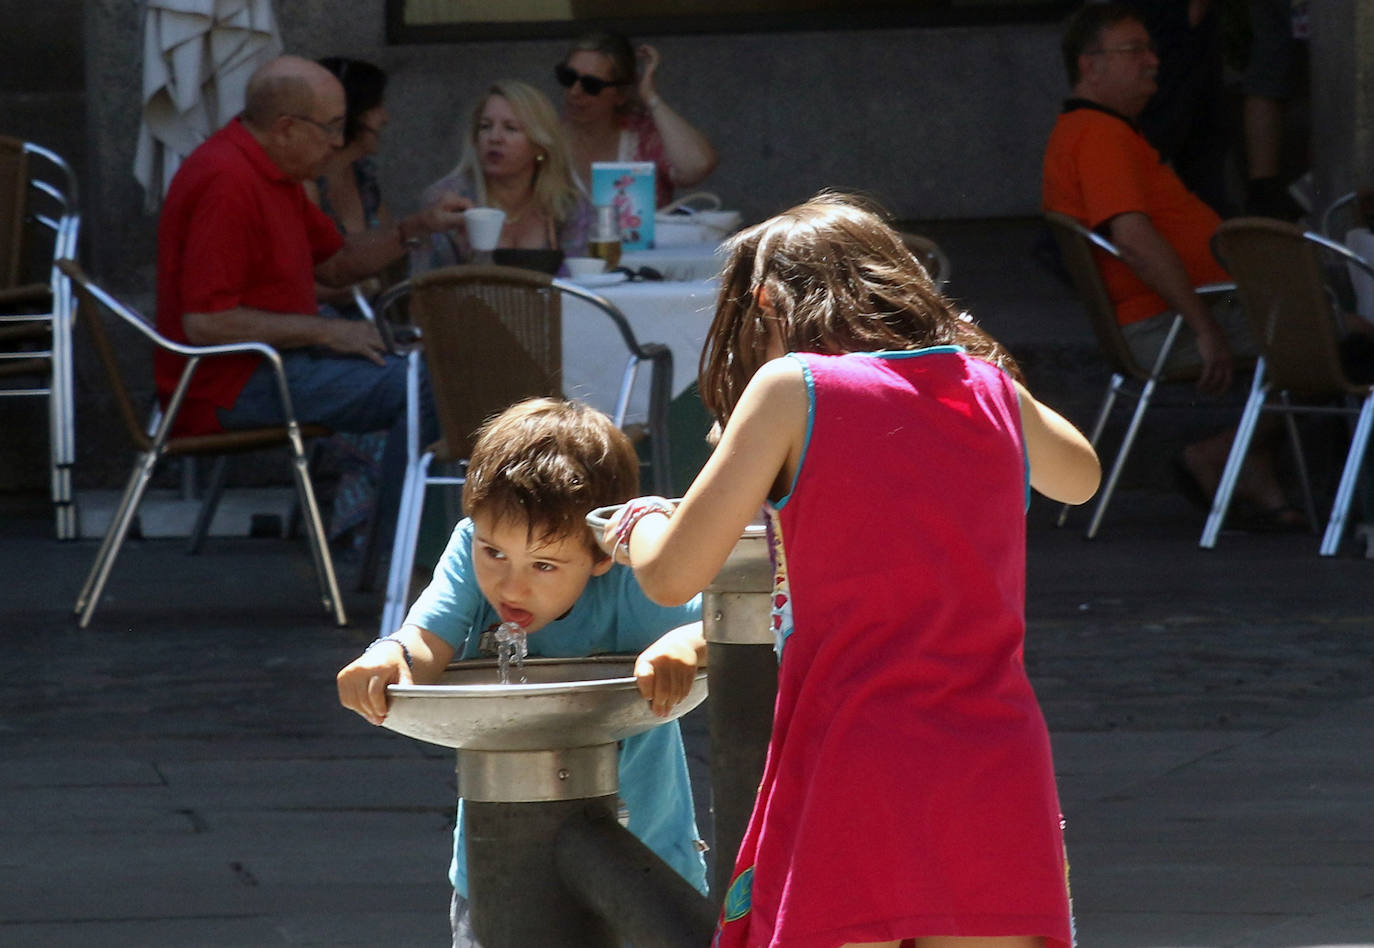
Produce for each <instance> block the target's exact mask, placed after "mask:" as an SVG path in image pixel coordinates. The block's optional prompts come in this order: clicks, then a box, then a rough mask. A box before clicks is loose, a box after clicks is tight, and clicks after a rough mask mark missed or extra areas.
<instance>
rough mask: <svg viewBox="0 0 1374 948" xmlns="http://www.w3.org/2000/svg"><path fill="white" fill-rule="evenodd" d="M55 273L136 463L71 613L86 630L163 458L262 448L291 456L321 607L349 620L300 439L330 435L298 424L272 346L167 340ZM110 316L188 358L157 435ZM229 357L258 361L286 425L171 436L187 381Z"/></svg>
mask: <svg viewBox="0 0 1374 948" xmlns="http://www.w3.org/2000/svg"><path fill="white" fill-rule="evenodd" d="M58 266H59V267H60V268H61V270H62V272H63V273H64V274H66V276H68V277H69V278H70V279H71V281H72V283H73V284H74V286H75V289H76V295H77V300H78V306H77V312H78V313H79V314H80V315H81V316H82V318H83V320H84V324H85V328H86V331H87V332H88V333H89V334H90V338H91V343H92V345H93V346H94V347H95V350H96V353H97V355H98V356H99V357H100V361H101V363H102V364H103V365H104V367H105V372H106V375H107V376H108V378H109V382H110V394H111V396H112V397H113V400H114V403H115V407H116V409H117V410H118V412H119V414H120V417H121V419H122V420H123V422H124V427H125V430H126V432H127V433H128V435H129V437H130V439H131V440H132V441H133V444H134V447H135V448H136V449H137V451H138V456H137V458H136V460H135V462H134V468H133V471H132V472H131V473H130V475H129V481H128V484H127V485H126V486H125V488H124V493H123V495H122V496H121V497H120V500H119V504H118V506H117V507H116V509H115V512H114V516H113V517H112V518H111V520H110V526H109V529H108V530H106V531H105V538H104V539H103V540H102V541H101V544H100V550H99V552H98V553H97V554H96V558H95V562H94V563H93V564H92V565H91V570H90V573H89V574H88V575H87V576H86V582H85V584H84V585H83V586H82V588H81V594H80V595H79V596H78V597H77V600H76V608H75V611H76V613H77V615H79V616H80V623H81V626H82V627H83V628H84V627H85V626H86V625H87V624H88V623H89V622H90V621H91V615H92V614H93V613H94V612H95V607H96V604H97V603H98V602H99V601H100V595H101V593H102V592H103V591H104V588H105V583H106V580H108V579H109V575H110V570H111V569H112V568H113V567H114V561H115V558H116V557H117V556H118V555H119V550H120V547H121V546H122V545H123V543H124V538H125V537H126V536H127V535H128V532H129V529H130V527H131V526H132V524H133V520H134V516H135V514H137V512H138V506H139V503H140V501H141V500H142V499H143V494H144V492H145V491H146V489H147V487H148V482H149V480H150V479H151V478H152V475H153V470H154V469H155V468H156V467H157V464H158V462H159V461H161V460H162V459H163V458H164V457H202V456H215V455H223V454H235V453H241V452H244V451H256V450H259V449H262V448H271V447H283V448H286V449H287V451H288V452H289V453H290V455H291V473H292V476H293V479H294V481H295V486H296V492H297V495H298V496H299V498H300V505H301V509H302V510H303V511H304V513H305V521H306V532H307V533H308V535H309V541H310V551H311V554H312V555H313V557H314V561H315V571H316V573H317V574H318V576H319V581H320V595H321V599H322V601H323V604H324V607H325V609H326V610H327V611H329V612H331V613H332V614H333V616H334V620H335V621H336V622H337V623H338V624H339V625H346V624H347V623H348V617H347V615H346V614H345V612H344V605H343V600H342V598H341V597H340V596H339V584H338V581H337V579H336V577H335V574H334V561H333V559H332V558H331V556H330V554H329V544H328V542H327V540H326V537H325V532H324V524H323V522H322V520H321V518H320V511H319V506H318V505H317V504H316V502H315V490H314V486H313V485H312V484H311V481H310V472H309V470H308V469H307V463H306V455H305V446H304V445H305V439H306V438H315V437H322V436H324V435H327V434H329V433H330V432H329V429H327V428H323V427H320V426H318V425H305V426H302V425H300V424H298V423H297V421H296V416H295V413H294V411H293V409H292V405H291V393H290V391H289V390H288V389H287V386H286V375H285V373H284V372H283V370H282V365H281V357H280V356H279V355H278V354H277V351H276V350H275V349H273V348H272V347H271V346H268V345H264V344H263V343H258V342H245V343H237V344H234V345H221V346H188V345H182V344H180V343H176V342H173V341H171V340H170V339H167V338H166V337H165V336H163V335H161V334H160V333H159V332H157V330H155V329H154V328H153V327H152V326H151V325H149V324H148V322H147V321H146V320H145V319H144V318H143V317H142V315H140V314H139V313H138V312H136V311H135V310H133V309H131V308H130V307H128V306H125V305H124V304H123V303H121V302H119V300H117V299H115V298H114V297H113V296H111V295H110V294H109V293H108V292H106V291H105V290H104V289H103V288H101V287H100V286H99V285H98V284H96V283H95V282H94V281H93V280H92V279H91V278H90V277H88V276H87V275H86V274H85V273H84V272H82V270H81V268H80V267H79V266H77V264H76V263H75V261H72V260H61V261H58ZM102 309H103V310H105V311H107V312H109V313H111V314H113V315H114V316H115V317H116V318H118V319H119V320H120V321H121V322H122V323H123V324H125V325H126V326H129V327H132V328H133V329H136V330H137V331H138V332H139V333H140V334H141V335H142V336H143V337H144V338H146V339H147V340H149V341H150V342H152V343H153V344H154V345H156V346H158V347H160V348H163V349H166V350H169V351H171V352H175V353H177V354H179V355H182V356H185V357H186V367H185V369H183V370H182V374H181V378H180V379H179V380H178V382H177V387H176V390H175V391H174V392H173V393H172V396H171V398H170V399H169V400H168V403H167V406H166V408H165V410H163V411H162V412H161V414H160V417H159V418H158V421H157V424H156V426H155V428H154V430H153V431H152V432H151V433H150V432H148V431H147V430H145V428H144V425H143V422H142V415H141V413H140V412H139V410H138V409H137V408H136V407H135V405H134V400H133V398H132V397H131V395H130V392H129V387H128V385H127V384H126V383H125V381H124V375H123V370H122V369H121V368H120V365H119V360H118V358H117V355H116V351H115V345H114V342H113V341H112V340H111V339H110V337H109V335H108V333H107V331H106V328H105V324H104V322H103V320H102V319H101V315H100V311H101V310H102ZM231 353H238V354H242V353H252V354H256V355H260V356H262V358H263V359H265V360H266V361H267V363H268V364H269V365H271V366H272V368H273V371H274V372H275V374H276V377H277V384H278V386H279V389H280V393H281V399H282V405H283V410H284V414H285V418H286V422H285V424H283V425H279V426H275V427H268V428H250V429H245V430H242V431H226V432H220V433H216V434H202V435H173V434H172V427H173V425H174V424H175V422H176V418H177V414H178V413H179V411H180V410H181V404H182V400H183V399H184V397H185V395H186V389H187V387H188V386H189V384H190V381H191V377H192V375H193V374H194V373H195V371H196V369H197V368H198V367H199V366H200V362H201V360H202V359H208V358H213V357H215V356H220V355H228V354H231Z"/></svg>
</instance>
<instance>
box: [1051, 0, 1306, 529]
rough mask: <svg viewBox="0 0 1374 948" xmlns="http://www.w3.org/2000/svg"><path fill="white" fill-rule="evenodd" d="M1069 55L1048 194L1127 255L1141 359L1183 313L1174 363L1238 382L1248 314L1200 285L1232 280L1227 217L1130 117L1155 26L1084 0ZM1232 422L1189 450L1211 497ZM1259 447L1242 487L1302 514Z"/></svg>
mask: <svg viewBox="0 0 1374 948" xmlns="http://www.w3.org/2000/svg"><path fill="white" fill-rule="evenodd" d="M1062 45H1063V53H1064V64H1065V67H1066V69H1067V70H1068V74H1069V84H1070V85H1071V87H1072V95H1071V97H1070V98H1069V99H1068V101H1066V102H1065V103H1064V109H1063V112H1062V113H1061V114H1060V116H1059V120H1058V122H1057V123H1056V124H1055V127H1054V131H1053V132H1052V133H1051V135H1050V141H1049V145H1048V146H1047V148H1046V151H1045V164H1044V172H1043V180H1042V189H1043V190H1042V200H1043V203H1044V207H1045V209H1046V210H1051V211H1058V212H1060V213H1062V214H1067V215H1069V216H1070V217H1073V218H1075V219H1076V220H1078V221H1079V222H1081V223H1082V224H1084V225H1085V226H1087V227H1091V228H1093V229H1094V230H1097V231H1098V232H1100V233H1102V234H1103V235H1104V236H1106V237H1107V238H1108V239H1109V240H1111V241H1112V243H1114V244H1115V245H1116V246H1117V248H1118V249H1119V250H1120V251H1121V256H1122V260H1121V261H1118V260H1114V259H1111V258H1109V257H1107V256H1106V255H1105V254H1103V255H1099V258H1098V259H1099V265H1100V266H1101V269H1102V277H1103V281H1104V282H1105V283H1106V285H1107V292H1108V295H1109V296H1110V297H1111V300H1112V303H1113V304H1114V305H1115V306H1116V315H1117V321H1118V322H1119V323H1121V326H1122V331H1123V333H1124V334H1125V336H1126V340H1127V342H1128V343H1129V345H1130V346H1131V350H1132V352H1134V353H1135V355H1136V358H1137V359H1138V360H1139V361H1140V362H1142V363H1143V364H1145V365H1150V364H1152V363H1153V362H1154V360H1155V358H1156V356H1157V355H1158V353H1159V349H1160V346H1161V345H1162V344H1163V341H1164V337H1165V335H1166V333H1167V332H1168V328H1169V325H1170V323H1171V322H1172V320H1173V312H1178V313H1180V314H1181V315H1182V316H1183V319H1184V321H1185V322H1186V323H1187V326H1188V329H1190V330H1191V332H1189V333H1184V334H1183V335H1182V336H1181V337H1180V338H1179V339H1178V341H1177V342H1176V343H1175V345H1174V349H1173V351H1172V352H1171V353H1170V357H1169V366H1170V368H1183V367H1186V366H1194V367H1197V368H1199V369H1200V372H1201V374H1200V377H1199V379H1198V389H1199V390H1200V391H1202V392H1206V393H1220V392H1223V391H1225V390H1226V389H1227V388H1229V387H1230V385H1231V381H1232V378H1233V376H1234V374H1235V362H1236V359H1237V358H1241V359H1243V360H1248V361H1253V359H1254V357H1255V356H1257V355H1258V354H1259V350H1258V346H1257V345H1256V344H1255V341H1254V339H1253V337H1252V336H1251V334H1250V330H1249V326H1248V325H1247V324H1246V322H1245V320H1244V318H1243V314H1242V313H1241V312H1240V311H1239V309H1238V308H1237V307H1236V306H1234V305H1231V304H1229V303H1228V304H1222V305H1218V306H1216V307H1209V306H1208V304H1207V303H1206V302H1204V301H1203V299H1202V297H1200V296H1199V295H1198V294H1197V292H1196V290H1195V289H1194V287H1196V286H1200V285H1202V284H1205V283H1214V282H1220V281H1227V280H1229V279H1230V278H1229V277H1228V276H1227V274H1226V272H1225V271H1224V270H1223V269H1222V268H1221V266H1220V265H1219V264H1218V263H1217V262H1216V260H1215V258H1213V256H1212V251H1211V246H1210V243H1209V242H1210V240H1211V238H1212V234H1213V233H1214V232H1215V231H1216V228H1217V225H1218V224H1219V223H1220V218H1218V217H1217V214H1216V212H1215V211H1213V210H1212V209H1211V208H1210V207H1208V206H1207V205H1206V204H1205V203H1204V202H1203V201H1202V200H1201V199H1199V198H1198V197H1197V196H1196V195H1194V194H1192V193H1191V192H1190V191H1189V190H1188V189H1187V188H1186V187H1184V185H1183V182H1182V181H1180V180H1179V178H1178V176H1177V175H1176V174H1174V172H1173V170H1172V169H1171V168H1169V167H1168V166H1167V165H1165V164H1163V163H1162V162H1161V161H1160V158H1159V153H1158V152H1157V151H1155V149H1154V148H1153V147H1152V146H1151V145H1150V144H1149V143H1148V142H1147V141H1146V140H1145V137H1144V135H1142V134H1141V133H1140V131H1139V129H1138V128H1137V127H1136V126H1135V123H1134V119H1135V118H1136V116H1138V115H1139V114H1140V112H1141V111H1142V110H1143V109H1144V108H1145V105H1146V103H1148V102H1149V101H1150V97H1151V96H1152V95H1154V92H1155V71H1156V69H1157V68H1158V66H1159V60H1158V58H1157V57H1156V56H1155V52H1154V46H1153V44H1152V43H1151V40H1150V34H1149V32H1148V31H1147V30H1146V29H1145V26H1144V24H1142V23H1141V22H1140V20H1139V19H1138V18H1137V16H1136V14H1135V13H1134V11H1132V10H1131V8H1130V7H1127V6H1125V5H1124V4H1120V3H1101V4H1088V5H1086V6H1084V7H1083V8H1082V9H1080V10H1079V11H1078V12H1077V13H1076V14H1075V15H1074V16H1073V17H1072V18H1071V19H1070V21H1069V24H1068V27H1067V28H1066V30H1065V33H1064V38H1063V44H1062ZM1233 434H1234V432H1232V431H1224V432H1220V433H1218V434H1216V435H1213V436H1212V437H1210V438H1207V439H1206V440H1204V441H1200V442H1197V443H1195V444H1191V445H1189V446H1188V447H1187V448H1185V449H1184V452H1183V458H1182V461H1181V463H1182V465H1183V469H1184V473H1185V474H1186V480H1187V481H1191V484H1188V486H1190V487H1193V488H1195V490H1194V493H1200V494H1201V495H1202V497H1201V498H1199V499H1205V500H1208V502H1210V497H1211V494H1212V492H1213V491H1214V490H1215V489H1216V485H1217V482H1218V481H1219V480H1220V475H1221V469H1222V467H1223V466H1224V465H1225V463H1226V457H1227V454H1228V453H1229V451H1230V446H1231V440H1232V436H1233ZM1270 440H1271V438H1264V439H1263V445H1257V446H1256V448H1255V449H1254V450H1252V452H1251V458H1250V463H1248V464H1247V468H1246V472H1245V474H1244V475H1243V476H1242V478H1241V482H1240V484H1239V485H1238V491H1239V493H1240V494H1241V496H1243V497H1245V498H1246V499H1247V500H1249V501H1250V502H1251V503H1252V504H1254V505H1255V506H1256V507H1257V508H1258V509H1259V511H1260V512H1261V513H1262V514H1264V515H1265V516H1266V517H1267V518H1268V519H1269V520H1270V521H1272V523H1271V525H1274V526H1287V525H1289V524H1300V523H1301V522H1302V517H1301V515H1300V514H1298V512H1297V511H1294V510H1291V509H1290V508H1289V507H1288V505H1287V500H1286V498H1285V496H1284V493H1283V490H1282V488H1281V487H1280V486H1279V484H1278V482H1277V480H1276V479H1275V478H1274V475H1273V469H1272V463H1271V461H1270V456H1269V455H1270V452H1269V450H1268V442H1269V441H1270Z"/></svg>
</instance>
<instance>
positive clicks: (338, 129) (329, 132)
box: [287, 112, 344, 141]
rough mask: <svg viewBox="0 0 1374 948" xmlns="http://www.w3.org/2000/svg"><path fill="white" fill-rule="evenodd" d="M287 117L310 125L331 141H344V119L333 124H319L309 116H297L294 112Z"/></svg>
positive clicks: (336, 120)
mask: <svg viewBox="0 0 1374 948" xmlns="http://www.w3.org/2000/svg"><path fill="white" fill-rule="evenodd" d="M287 117H288V118H293V119H299V120H300V121H302V122H308V123H310V124H311V125H313V126H315V127H316V128H318V129H319V130H320V131H322V132H324V134H325V137H327V138H328V139H329V140H330V141H333V140H334V139H336V138H337V139H342V138H343V137H344V119H335V120H334V121H332V122H317V121H315V120H314V119H312V118H311V117H310V116H308V115H296V114H295V113H294V112H288V113H287Z"/></svg>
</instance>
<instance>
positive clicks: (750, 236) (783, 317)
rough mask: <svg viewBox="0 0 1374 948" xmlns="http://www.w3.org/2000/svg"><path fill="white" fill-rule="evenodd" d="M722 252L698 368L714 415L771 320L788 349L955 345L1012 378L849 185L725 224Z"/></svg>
mask: <svg viewBox="0 0 1374 948" xmlns="http://www.w3.org/2000/svg"><path fill="white" fill-rule="evenodd" d="M726 256H727V259H726V263H725V267H724V269H723V271H722V275H721V288H720V297H719V299H718V300H717V303H716V315H715V318H714V319H713V320H712V322H711V329H710V333H709V334H708V336H707V339H706V346H705V348H704V349H703V350H702V353H701V363H700V369H699V372H700V387H701V399H702V402H703V403H705V405H706V409H707V411H709V412H710V413H711V414H712V415H714V416H715V418H716V420H717V421H718V422H719V423H720V424H721V425H724V424H725V422H726V421H727V420H728V419H729V417H730V413H731V412H732V411H733V410H734V407H735V404H736V403H737V402H738V401H739V397H740V394H741V393H742V392H743V391H744V387H745V385H747V384H748V382H749V380H750V379H751V378H752V377H753V375H754V373H755V372H757V371H758V368H759V366H760V365H762V364H763V362H764V361H765V354H764V353H765V349H766V347H767V343H768V325H769V323H770V322H771V323H772V324H773V325H774V326H775V327H776V331H778V332H780V333H781V336H782V341H783V347H784V348H785V349H786V350H787V351H788V352H820V353H825V354H831V355H838V354H842V353H846V352H876V351H880V350H909V349H924V348H926V347H929V346H940V345H960V346H963V347H964V348H965V349H966V350H967V351H968V353H969V354H970V355H972V356H976V357H977V358H980V359H985V360H987V361H988V362H991V363H993V364H994V365H997V366H999V367H1001V368H1003V369H1004V370H1006V371H1007V372H1008V373H1010V374H1011V375H1012V376H1013V377H1014V378H1017V379H1018V380H1019V379H1020V378H1021V375H1020V369H1019V368H1018V367H1017V365H1016V361H1015V360H1014V359H1013V358H1012V357H1011V355H1010V353H1008V352H1007V351H1006V349H1004V348H1003V347H1002V346H1001V345H1000V344H999V343H998V342H997V341H996V340H995V339H993V338H992V337H991V336H989V335H988V334H987V333H985V332H984V331H983V330H982V329H980V328H979V327H978V326H977V325H976V324H975V323H974V322H973V321H972V318H971V317H970V316H969V315H968V314H966V313H963V312H960V311H959V310H958V309H956V308H955V307H954V305H953V304H952V303H951V302H950V301H949V300H948V299H946V298H945V297H944V295H943V294H941V293H940V291H939V290H938V289H936V287H935V284H934V283H932V282H931V279H930V276H929V275H928V274H927V273H926V271H925V268H924V267H922V266H921V264H920V263H919V262H918V261H917V260H916V258H915V257H914V256H912V254H911V251H909V250H907V248H906V246H905V245H904V244H903V243H902V240H901V237H900V236H899V235H898V234H897V232H896V231H894V230H893V229H892V228H891V227H889V226H887V225H886V224H885V223H883V221H882V218H881V217H879V215H878V213H877V211H876V210H874V209H871V207H870V206H867V205H866V203H865V202H863V201H862V200H861V199H860V198H858V197H855V196H853V195H847V194H836V193H831V192H823V193H821V194H818V195H817V196H816V197H814V198H812V199H811V200H809V201H807V202H806V203H805V204H800V205H798V206H797V207H794V208H792V209H791V210H788V211H784V212H783V213H782V214H779V215H778V216H776V217H774V218H771V219H770V220H767V221H764V222H763V223H762V224H757V225H755V226H753V227H750V228H748V229H747V230H743V231H741V232H740V233H738V234H736V235H735V236H734V237H733V238H731V239H730V241H729V242H728V243H727V245H726ZM761 298H762V299H766V301H767V303H768V304H769V308H770V310H771V312H765V311H764V310H763V309H762V308H761V307H760V305H759V301H760V299H761Z"/></svg>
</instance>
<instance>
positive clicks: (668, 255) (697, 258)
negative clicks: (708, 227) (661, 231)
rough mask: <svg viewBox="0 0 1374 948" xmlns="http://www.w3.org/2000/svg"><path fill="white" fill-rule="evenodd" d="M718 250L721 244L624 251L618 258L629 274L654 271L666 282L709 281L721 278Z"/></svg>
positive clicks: (720, 261)
mask: <svg viewBox="0 0 1374 948" xmlns="http://www.w3.org/2000/svg"><path fill="white" fill-rule="evenodd" d="M719 250H720V244H715V243H711V244H683V245H682V246H678V247H655V248H653V249H652V250H627V251H625V252H624V253H623V254H621V256H620V265H621V266H622V267H629V268H630V269H631V270H637V269H639V268H640V267H653V268H654V269H655V270H657V271H658V272H659V273H661V274H663V279H665V280H710V279H713V278H715V277H717V276H719V275H720V265H721V263H722V262H723V259H722V258H721V257H720V256H719Z"/></svg>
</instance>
